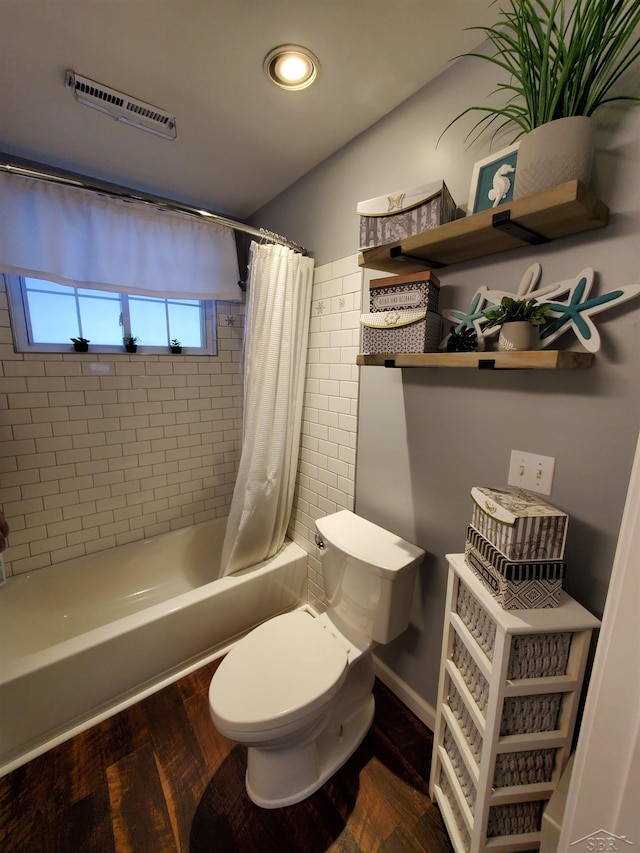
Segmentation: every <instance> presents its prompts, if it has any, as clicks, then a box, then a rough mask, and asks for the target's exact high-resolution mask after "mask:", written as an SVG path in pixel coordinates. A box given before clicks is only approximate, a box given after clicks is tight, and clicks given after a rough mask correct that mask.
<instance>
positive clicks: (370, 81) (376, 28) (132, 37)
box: [0, 0, 496, 219]
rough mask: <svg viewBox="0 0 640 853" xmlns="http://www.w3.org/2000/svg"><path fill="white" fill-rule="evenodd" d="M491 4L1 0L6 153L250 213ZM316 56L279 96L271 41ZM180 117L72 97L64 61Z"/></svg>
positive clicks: (363, 124)
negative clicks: (149, 122)
mask: <svg viewBox="0 0 640 853" xmlns="http://www.w3.org/2000/svg"><path fill="white" fill-rule="evenodd" d="M488 7H489V0H486V2H485V0H384V1H383V0H0V150H3V151H5V152H8V153H11V154H14V155H17V156H20V157H25V158H27V159H30V160H36V161H39V162H44V163H48V164H51V165H54V166H57V167H59V168H62V169H67V170H71V171H75V172H78V173H80V174H84V175H90V176H92V177H95V178H100V179H102V180H106V181H112V182H115V183H119V184H122V185H125V186H129V187H133V188H135V189H138V190H142V191H147V192H151V193H156V194H159V195H163V196H166V197H168V198H172V199H176V200H179V201H182V202H185V203H188V204H195V205H198V206H201V207H207V208H209V209H212V210H216V211H218V212H219V213H224V214H226V215H228V216H233V217H237V218H240V219H245V218H247V217H248V216H250V215H251V214H252V213H253V212H254V211H256V210H257V209H259V208H260V207H261V206H262V205H264V204H266V203H267V202H268V201H270V200H271V199H272V198H274V197H275V196H276V195H278V194H279V193H280V192H282V191H283V190H284V189H286V188H287V187H288V186H290V185H291V184H292V183H293V182H294V181H296V180H297V179H298V178H300V177H301V176H302V175H304V174H305V173H306V172H308V171H309V170H310V169H312V168H313V167H314V166H316V165H317V164H319V163H321V162H322V161H323V160H325V159H326V158H327V157H328V156H330V155H331V154H332V153H333V152H335V151H337V150H338V149H339V148H341V147H342V146H343V145H345V143H347V142H348V141H349V140H351V139H353V138H354V137H355V136H357V135H358V134H359V133H361V132H362V131H364V130H366V129H367V128H368V127H370V126H371V125H372V124H373V123H374V122H376V121H377V120H378V119H380V118H381V117H382V116H384V115H385V114H386V113H388V112H389V111H391V110H392V109H393V108H394V107H396V106H397V105H398V104H400V103H401V102H402V101H404V100H405V99H406V98H408V97H409V96H410V95H412V94H413V93H414V92H416V91H417V90H418V89H420V88H421V87H422V86H424V85H425V83H427V82H428V81H429V80H431V79H433V78H434V77H435V76H436V75H437V74H439V73H440V72H441V71H442V70H443V69H445V68H446V67H447V65H448V63H449V62H450V61H451V59H452V57H454V56H456V55H457V54H459V53H460V52H462V51H464V50H468V49H470V48H471V47H473V46H474V45H475V44H477V43H478V42H479V41H481V38H482V34H481V33H478V32H468V31H465V30H464V28H465V27H470V26H478V25H485V24H487V23H489V22H490V20H491V19H492V18H495V15H496V7H495V6H494V7H493V9H492V10H489V9H488ZM283 43H293V44H301V45H304V46H306V47H307V48H309V49H311V50H312V51H313V52H314V53H315V54H316V55H317V56H318V57H319V59H320V63H321V76H320V79H319V81H318V82H317V83H316V85H315V86H313V87H312V88H311V89H308V90H306V91H303V92H285V91H282V90H280V89H278V88H277V87H275V86H273V85H272V84H270V83H269V82H268V81H267V79H266V77H265V76H264V74H263V70H262V63H263V59H264V57H265V55H266V54H267V53H268V52H269V50H270V49H271V48H273V47H275V46H277V45H279V44H283ZM67 69H72V70H74V71H75V72H76V73H77V74H80V75H82V76H84V77H88V78H91V79H92V80H95V81H97V82H99V83H102V84H104V85H105V86H108V87H110V88H112V89H117V90H119V91H121V92H125V93H126V94H128V95H130V96H133V97H134V98H137V99H139V100H141V101H145V102H147V103H149V104H153V105H154V106H156V107H159V108H160V109H162V110H164V111H166V112H168V113H170V114H171V115H173V116H175V117H176V120H177V131H178V134H177V138H176V139H175V140H166V139H162V138H160V137H157V136H154V135H152V134H150V133H145V132H143V131H140V130H138V129H136V128H133V127H131V126H128V125H126V124H123V123H121V122H116V121H114V120H113V119H111V118H110V117H108V116H106V115H104V114H103V113H101V112H98V111H96V110H93V109H89V108H88V107H86V106H83V105H81V104H79V103H77V102H76V100H75V98H74V96H73V93H72V91H71V90H70V89H68V88H66V87H65V85H64V81H65V71H66V70H67Z"/></svg>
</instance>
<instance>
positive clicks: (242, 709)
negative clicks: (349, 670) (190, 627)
mask: <svg viewBox="0 0 640 853" xmlns="http://www.w3.org/2000/svg"><path fill="white" fill-rule="evenodd" d="M346 667H347V652H346V649H345V648H343V646H342V645H340V643H338V642H336V640H335V639H334V638H333V637H331V635H330V634H329V633H328V631H326V630H325V629H324V628H323V627H322V626H321V625H320V624H319V623H318V622H317V621H316V620H315V619H314V617H313V616H311V615H310V614H309V613H305V612H304V611H295V612H293V613H285V614H283V615H282V616H276V617H275V618H274V619H270V620H269V621H268V622H265V623H264V624H263V625H260V626H258V627H257V628H255V629H254V630H253V631H252V632H251V633H250V634H247V636H246V637H244V638H243V639H242V640H241V641H240V642H239V643H237V645H235V646H234V648H233V649H232V650H231V651H230V652H229V654H228V655H227V656H226V657H225V659H224V660H223V661H222V663H221V664H220V666H219V667H218V669H217V670H216V673H215V675H214V677H213V679H212V681H211V687H210V689H209V703H210V706H211V713H212V716H213V717H214V720H215V719H218V720H219V722H220V723H221V724H225V725H226V726H227V727H228V728H230V729H232V730H235V731H247V732H251V731H268V730H269V729H272V728H278V727H280V726H283V725H285V724H287V723H291V722H294V721H295V720H296V719H297V718H299V717H302V716H304V715H305V714H307V713H308V712H309V711H312V710H313V708H314V706H317V705H319V704H322V703H323V702H325V701H326V700H327V698H330V697H331V695H332V694H333V693H336V692H337V691H338V688H339V687H340V685H341V683H342V679H343V675H344V673H346Z"/></svg>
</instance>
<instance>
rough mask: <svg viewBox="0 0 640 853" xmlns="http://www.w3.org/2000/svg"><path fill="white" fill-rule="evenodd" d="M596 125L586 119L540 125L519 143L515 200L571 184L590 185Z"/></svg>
mask: <svg viewBox="0 0 640 853" xmlns="http://www.w3.org/2000/svg"><path fill="white" fill-rule="evenodd" d="M594 145H595V125H594V122H593V120H592V119H591V118H590V117H587V116H569V117H568V118H559V119H556V120H555V121H550V122H547V124H543V125H540V127H536V128H535V129H534V130H532V131H530V132H529V133H527V134H525V136H523V137H522V139H521V140H520V147H519V148H518V160H517V163H516V180H515V187H514V191H513V197H514V198H525V197H526V196H529V195H534V194H535V193H539V192H542V191H543V190H546V189H549V188H550V187H555V186H557V185H558V184H563V183H565V181H572V180H575V179H576V178H577V179H578V180H579V181H582V183H584V184H587V185H588V184H589V181H590V179H591V167H592V165H593V150H594Z"/></svg>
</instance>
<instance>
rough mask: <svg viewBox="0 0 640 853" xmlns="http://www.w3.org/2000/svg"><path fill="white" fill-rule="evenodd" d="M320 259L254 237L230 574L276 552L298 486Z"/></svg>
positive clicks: (225, 566)
mask: <svg viewBox="0 0 640 853" xmlns="http://www.w3.org/2000/svg"><path fill="white" fill-rule="evenodd" d="M313 266H314V262H313V260H312V259H311V258H306V257H304V256H303V255H301V254H299V253H296V252H294V251H293V250H291V249H287V248H285V247H284V246H276V245H259V244H257V243H252V244H251V260H250V266H249V281H248V305H247V318H246V332H245V351H244V420H243V436H242V456H241V458H240V466H239V470H238V477H237V480H236V485H235V489H234V493H233V499H232V502H231V510H230V513H229V520H228V522H227V532H226V536H225V540H224V545H223V548H222V574H223V575H229V574H232V573H233V572H237V571H239V570H240V569H244V568H247V567H248V566H252V565H255V564H256V563H259V562H261V561H262V560H266V559H267V558H268V557H271V556H273V555H274V554H276V553H277V552H278V551H279V550H280V548H281V547H282V544H283V542H284V538H285V534H286V532H287V526H288V524H289V518H290V515H291V507H292V504H293V491H294V487H295V479H296V471H297V466H298V451H299V447H300V426H301V420H302V400H303V392H304V377H305V367H306V358H307V342H308V337H309V312H310V305H311V285H312V277H313Z"/></svg>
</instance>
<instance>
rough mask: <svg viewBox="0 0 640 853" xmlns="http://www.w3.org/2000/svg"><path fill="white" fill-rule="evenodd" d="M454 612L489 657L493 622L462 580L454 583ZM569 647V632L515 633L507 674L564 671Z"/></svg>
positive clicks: (536, 675) (512, 676) (531, 675)
mask: <svg viewBox="0 0 640 853" xmlns="http://www.w3.org/2000/svg"><path fill="white" fill-rule="evenodd" d="M456 612H457V613H458V615H459V616H460V618H461V619H462V621H463V622H464V624H465V625H466V627H467V628H468V629H469V631H470V633H471V634H472V636H473V638H474V639H475V641H476V642H477V643H478V645H479V646H480V648H481V649H482V650H483V652H484V653H485V654H486V655H487V657H488V658H489V660H493V647H494V644H495V639H496V625H495V622H494V621H493V620H492V618H491V616H490V615H489V614H488V613H487V611H486V610H485V609H484V608H483V607H482V605H481V604H480V603H479V602H478V600H477V599H476V598H475V596H474V595H473V594H472V593H471V591H470V590H469V588H468V587H467V586H466V585H465V584H463V583H462V582H461V583H460V584H459V585H458V596H457V599H456ZM570 647H571V633H570V632H562V633H553V634H519V635H517V636H515V637H514V638H513V641H512V644H511V654H510V657H509V667H508V673H507V678H509V679H512V680H516V679H522V678H545V677H549V676H554V675H564V674H565V673H566V671H567V664H568V662H569V650H570Z"/></svg>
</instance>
